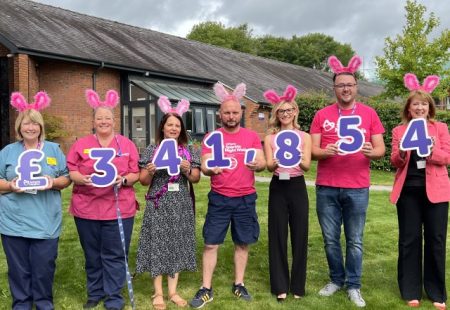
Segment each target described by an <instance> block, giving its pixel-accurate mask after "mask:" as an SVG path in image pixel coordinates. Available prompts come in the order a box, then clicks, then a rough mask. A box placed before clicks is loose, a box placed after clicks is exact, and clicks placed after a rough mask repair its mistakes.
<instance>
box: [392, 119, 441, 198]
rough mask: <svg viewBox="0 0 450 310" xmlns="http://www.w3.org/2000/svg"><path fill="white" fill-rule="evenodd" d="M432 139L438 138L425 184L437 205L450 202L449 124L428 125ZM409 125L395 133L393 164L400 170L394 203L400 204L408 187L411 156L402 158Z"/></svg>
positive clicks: (398, 127)
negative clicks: (401, 144) (401, 142)
mask: <svg viewBox="0 0 450 310" xmlns="http://www.w3.org/2000/svg"><path fill="white" fill-rule="evenodd" d="M427 127H428V135H429V136H432V137H434V138H435V145H434V147H433V150H432V153H431V155H430V156H428V158H427V159H426V165H425V173H426V177H425V180H426V181H425V183H426V192H427V196H428V199H429V200H430V201H431V202H433V203H438V202H445V201H450V180H449V178H448V171H447V165H449V164H450V135H449V132H448V127H447V124H445V123H441V122H436V121H435V122H433V123H431V122H428V126H427ZM406 128H407V126H406V125H400V126H397V127H395V128H394V129H393V130H392V153H391V164H392V165H393V166H394V167H396V168H397V172H396V174H395V181H394V186H393V189H392V192H391V197H390V201H391V202H392V203H394V204H395V203H397V200H398V198H399V197H400V192H401V191H402V188H403V184H404V183H405V179H406V173H407V171H408V163H409V158H410V155H411V152H410V151H408V152H406V156H405V158H401V157H400V149H399V145H400V140H401V138H402V137H403V134H404V133H405V131H406Z"/></svg>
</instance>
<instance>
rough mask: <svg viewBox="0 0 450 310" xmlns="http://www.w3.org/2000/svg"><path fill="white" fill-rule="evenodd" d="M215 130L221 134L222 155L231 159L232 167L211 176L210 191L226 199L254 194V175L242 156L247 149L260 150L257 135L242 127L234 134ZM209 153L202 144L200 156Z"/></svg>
mask: <svg viewBox="0 0 450 310" xmlns="http://www.w3.org/2000/svg"><path fill="white" fill-rule="evenodd" d="M217 130H218V131H220V132H222V134H223V140H224V141H223V143H224V155H225V157H227V158H231V160H232V167H231V168H230V169H223V171H222V173H221V174H218V175H213V176H211V189H212V190H213V191H215V192H217V193H219V194H221V195H224V196H227V197H240V196H245V195H250V194H253V193H255V192H256V189H255V173H254V172H253V171H251V170H250V169H248V168H247V167H246V166H245V163H244V156H245V150H247V149H251V148H253V149H258V150H261V149H262V145H261V140H260V139H259V136H258V134H257V133H256V132H254V131H253V130H249V129H247V128H243V127H241V128H239V131H238V132H236V133H229V132H227V131H225V130H224V129H223V128H219V129H217ZM205 138H206V137H205ZM210 153H211V149H210V148H208V147H206V146H205V144H204V143H202V156H203V155H205V154H210Z"/></svg>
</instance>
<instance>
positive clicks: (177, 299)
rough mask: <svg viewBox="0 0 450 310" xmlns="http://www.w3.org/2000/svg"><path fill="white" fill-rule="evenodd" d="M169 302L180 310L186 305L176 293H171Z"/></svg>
mask: <svg viewBox="0 0 450 310" xmlns="http://www.w3.org/2000/svg"><path fill="white" fill-rule="evenodd" d="M169 300H170V301H171V302H173V303H174V304H175V305H177V306H178V307H180V308H184V307H186V306H187V304H188V303H187V301H186V300H184V299H183V298H181V296H180V295H178V293H173V294H172V295H170V296H169Z"/></svg>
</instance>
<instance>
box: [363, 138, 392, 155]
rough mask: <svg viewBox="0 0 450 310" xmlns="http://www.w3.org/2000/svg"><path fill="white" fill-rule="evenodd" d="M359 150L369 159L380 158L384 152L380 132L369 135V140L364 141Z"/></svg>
mask: <svg viewBox="0 0 450 310" xmlns="http://www.w3.org/2000/svg"><path fill="white" fill-rule="evenodd" d="M361 152H362V153H363V154H364V156H366V157H367V158H369V159H371V160H375V159H380V158H381V157H383V156H384V153H386V148H385V146H384V140H383V135H382V134H376V135H373V136H372V137H371V141H370V142H365V143H364V145H363V147H362V149H361Z"/></svg>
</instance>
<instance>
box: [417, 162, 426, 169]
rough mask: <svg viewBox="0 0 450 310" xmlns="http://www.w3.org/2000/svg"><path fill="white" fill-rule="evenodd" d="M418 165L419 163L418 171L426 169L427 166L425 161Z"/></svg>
mask: <svg viewBox="0 0 450 310" xmlns="http://www.w3.org/2000/svg"><path fill="white" fill-rule="evenodd" d="M416 163H417V169H425V166H426V161H425V160H418V161H417V162H416Z"/></svg>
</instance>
